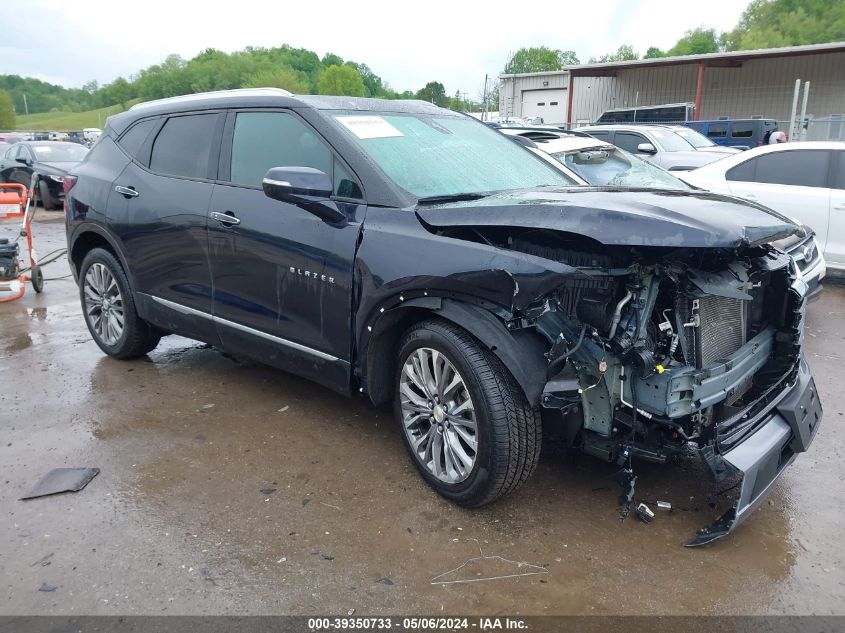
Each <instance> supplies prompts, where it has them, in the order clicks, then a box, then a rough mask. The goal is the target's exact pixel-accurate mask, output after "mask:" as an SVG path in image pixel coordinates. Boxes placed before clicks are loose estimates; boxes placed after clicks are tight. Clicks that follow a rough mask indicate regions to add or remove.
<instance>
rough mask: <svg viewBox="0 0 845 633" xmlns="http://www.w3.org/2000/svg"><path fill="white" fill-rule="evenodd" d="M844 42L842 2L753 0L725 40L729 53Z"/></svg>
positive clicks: (833, 0)
mask: <svg viewBox="0 0 845 633" xmlns="http://www.w3.org/2000/svg"><path fill="white" fill-rule="evenodd" d="M843 40H845V1H843V0H752V2H751V4H749V5H748V8H746V9H745V11H744V12H743V14H742V17H741V18H740V20H739V24H738V25H737V27H736V28H735V29H734V30H733V31H730V32H729V33H727V34H726V35H725V37H724V43H725V46H726V48H727V50H750V49H754V48H776V47H779V46H798V45H800V44H823V43H826V42H841V41H843Z"/></svg>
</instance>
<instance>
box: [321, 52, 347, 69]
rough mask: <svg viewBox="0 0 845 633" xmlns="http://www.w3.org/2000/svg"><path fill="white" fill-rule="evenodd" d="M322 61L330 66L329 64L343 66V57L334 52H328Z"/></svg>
mask: <svg viewBox="0 0 845 633" xmlns="http://www.w3.org/2000/svg"><path fill="white" fill-rule="evenodd" d="M320 63H321V64H322V65H323V66H325V67H326V68H328V67H329V66H343V57H341V56H340V55H335V54H334V53H326V54H325V55H323V59H321V60H320Z"/></svg>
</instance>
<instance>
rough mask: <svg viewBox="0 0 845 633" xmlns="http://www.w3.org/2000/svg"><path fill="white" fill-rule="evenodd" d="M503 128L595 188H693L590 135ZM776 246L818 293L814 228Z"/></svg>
mask: <svg viewBox="0 0 845 633" xmlns="http://www.w3.org/2000/svg"><path fill="white" fill-rule="evenodd" d="M500 131H501V132H502V134H505V135H507V136H511V137H514V138H516V137H518V138H528V139H531V140H532V141H533V142H534V143H535V145H536V147H537V148H538V149H539V150H542V151H544V152H546V153H548V154H549V155H550V156H552V157H553V158H555V159H556V160H558V161H560V163H562V164H563V165H564V166H565V167H566V168H567V173H569V174H571V175H572V177H573V178H575V179H579V180H583V181H584V182H585V183H586V184H589V185H593V186H595V187H637V188H643V187H647V188H654V189H676V190H682V191H689V190H690V189H691V188H692V186H691V185H689V184H687V183H686V182H685V181H683V180H681V179H680V178H677V177H676V176H675V175H673V174H671V173H669V172H667V171H665V170H663V169H661V168H659V167H656V166H654V165H652V164H651V163H647V162H646V161H644V160H641V159H639V158H637V157H636V156H634V155H632V154H629V153H628V152H626V151H625V150H623V149H620V148H618V147H616V146H615V145H611V144H610V143H605V142H603V141H597V140H596V139H594V138H592V137H590V136H588V135H586V134H581V133H578V132H565V131H562V130H556V129H554V128H546V129H543V130H538V129H536V128H508V129H503V130H500ZM688 131H690V132H692V130H688ZM726 193H729V192H726ZM796 223H798V221H797V220H796ZM774 246H776V247H777V248H780V249H781V250H783V251H785V252H787V253H788V254H789V255H791V256H792V257H793V259H794V260H795V263H796V265H797V266H798V269H799V270H800V271H801V274H802V277H803V279H804V281H805V282H806V283H807V285H808V286H809V290H808V293H807V298H808V299H810V298H814V297H816V296H818V294H819V293H820V292H821V290H822V286H821V281H822V279H824V277H825V274H826V272H827V269H826V266H825V261H824V257H822V253H821V249H820V248H819V246H818V243H817V242H816V239H815V234H814V233H813V231H812V229H811V228H810V227H807V226H804V234H803V235H790V236H789V237H786V238H783V239H782V240H778V241H777V242H775V243H774Z"/></svg>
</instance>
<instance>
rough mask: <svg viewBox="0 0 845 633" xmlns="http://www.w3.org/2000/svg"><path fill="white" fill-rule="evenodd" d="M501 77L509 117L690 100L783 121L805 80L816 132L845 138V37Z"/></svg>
mask: <svg viewBox="0 0 845 633" xmlns="http://www.w3.org/2000/svg"><path fill="white" fill-rule="evenodd" d="M499 80H500V86H499V99H500V101H499V112H500V115H501V116H502V117H505V116H516V117H523V118H531V117H542V119H543V121H544V123H549V124H555V125H568V126H570V127H576V126H578V125H585V124H588V123H592V122H594V121H595V120H596V119H597V118H598V117H599V116H600V115H601V113H602V112H604V111H606V110H612V109H615V108H633V107H639V106H648V105H659V104H665V103H685V102H689V103H694V104H695V105H696V108H695V118H697V119H701V120H706V119H719V118H731V119H737V118H773V119H776V120H778V121H779V122H781V125H780V127H781V129H785V128H788V127H789V119H790V114H791V112H792V107H793V100H794V97H795V84H796V80H800V81H801V96H800V97H801V103H799V104H798V106H799V107H798V109H799V111H800V109H801V105H802V104H803V99H804V92H805V90H806V94H807V108H806V113H807V119H809V121H810V125H809V127H808V138H813V139H819V140H821V139H824V140H827V139H837V140H838V139H845V42H838V43H833V44H815V45H810V46H793V47H788V48H772V49H762V50H754V51H734V52H730V53H710V54H706V55H690V56H686V57H664V58H658V59H641V60H633V61H627V62H612V63H605V64H581V65H578V66H569V67H566V68H565V69H564V70H561V71H556V72H545V73H529V74H521V75H501V76H500V77H499ZM806 82H809V85H807V83H806Z"/></svg>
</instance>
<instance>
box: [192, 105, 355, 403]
mask: <svg viewBox="0 0 845 633" xmlns="http://www.w3.org/2000/svg"><path fill="white" fill-rule="evenodd" d="M222 151H223V159H222V161H221V167H220V180H221V181H223V182H221V183H219V184H218V185H217V186H216V187H215V189H214V193H213V194H212V198H211V204H210V207H209V221H208V226H209V256H210V262H211V272H212V277H213V284H214V317H215V322H216V323H217V327H218V332H219V335H220V339H221V341H222V342H223V345H224V347H227V348H230V349H232V350H241V351H244V352H247V354H248V355H250V356H253V357H256V358H259V359H261V360H263V361H265V362H268V363H270V364H273V365H276V366H278V367H282V368H284V369H287V370H289V371H293V372H296V373H298V374H300V375H304V376H306V377H308V378H311V379H314V380H317V381H318V382H322V383H323V384H326V385H328V386H330V387H332V388H335V389H338V390H341V391H343V390H345V389H348V386H349V360H350V358H351V347H352V342H351V341H352V339H351V331H352V322H351V315H352V272H353V266H354V260H355V249H356V246H357V241H358V236H359V233H360V230H361V222H362V221H363V215H364V210H365V207H364V205H363V204H362V201H361V197H362V196H361V190H360V187H359V186H358V185H357V183H356V181H355V178H354V177H353V176H352V175H351V174H350V172H349V170H348V169H347V168H346V167H344V166H343V165H342V164H341V162H340V161H339V160H338V159H337V157H335V155H334V154H333V152H332V151H331V149H330V148H329V147H328V145H326V143H325V142H324V141H323V140H322V138H321V137H320V136H319V135H318V134H317V133H316V132H315V131H314V130H313V128H311V127H310V126H309V125H308V124H307V123H306V122H305V121H303V120H302V119H301V118H299V117H298V116H297V115H296V114H294V113H292V112H290V111H282V110H275V111H240V112H232V113H230V114H229V116H228V120H227V123H226V131H225V132H224V137H223V150H222ZM293 166H300V167H313V168H316V169H320V170H321V171H324V172H325V173H327V174H329V175H330V176H333V178H334V182H335V194H336V195H335V196H334V197H333V198H334V199H335V200H336V203H337V205H338V207H339V208H341V209H342V210H343V211H345V213H346V214H347V218H348V221H347V222H345V223H343V224H342V225H338V226H334V225H329V224H326V223H325V222H323V221H322V220H320V219H319V218H317V217H316V216H314V215H312V214H311V213H309V212H307V211H305V210H304V209H301V208H299V207H297V206H295V205H293V204H287V203H284V202H279V201H278V200H273V199H271V198H268V197H266V196H265V195H264V192H263V190H262V188H261V181H262V179H263V177H264V175H265V173H266V172H267V170H269V169H270V168H271V167H293Z"/></svg>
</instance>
